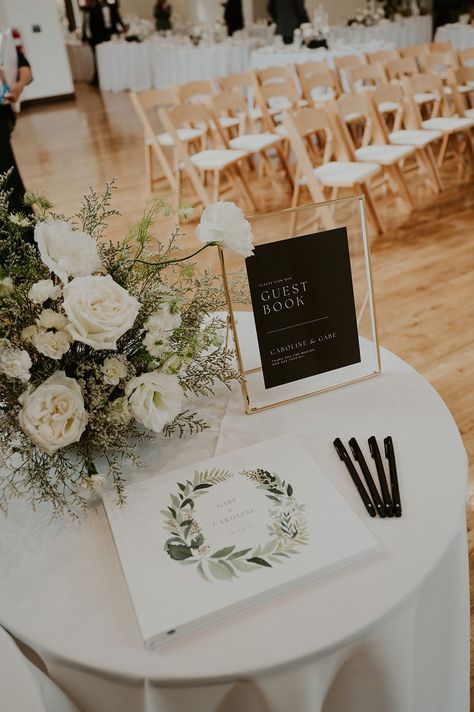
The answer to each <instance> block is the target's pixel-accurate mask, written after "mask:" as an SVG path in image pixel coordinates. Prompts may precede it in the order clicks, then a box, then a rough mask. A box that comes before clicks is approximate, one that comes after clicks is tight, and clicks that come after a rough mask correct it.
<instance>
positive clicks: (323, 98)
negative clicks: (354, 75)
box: [311, 89, 334, 104]
mask: <svg viewBox="0 0 474 712" xmlns="http://www.w3.org/2000/svg"><path fill="white" fill-rule="evenodd" d="M311 99H312V100H313V101H314V103H315V104H318V103H321V104H324V103H325V102H327V101H331V100H332V99H334V92H333V90H332V89H329V91H317V89H315V90H314V91H312V92H311Z"/></svg>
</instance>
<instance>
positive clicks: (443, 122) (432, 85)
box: [402, 74, 474, 168]
mask: <svg viewBox="0 0 474 712" xmlns="http://www.w3.org/2000/svg"><path fill="white" fill-rule="evenodd" d="M402 85H403V88H404V91H405V95H406V97H407V99H408V101H409V102H410V103H411V115H412V116H413V117H414V120H415V121H416V128H417V129H428V130H433V131H441V133H442V134H443V140H442V143H441V148H440V151H439V154H438V166H442V164H443V162H444V160H445V157H446V151H447V148H448V143H449V139H450V138H451V137H452V136H454V137H456V139H459V140H456V141H455V142H454V148H455V151H456V152H457V153H458V156H459V159H460V163H459V165H460V168H462V162H463V154H464V153H466V154H467V155H468V157H469V160H470V162H471V164H472V165H473V167H474V149H473V146H472V141H471V128H472V126H474V120H472V119H468V118H459V117H456V116H439V113H440V112H438V113H437V114H435V115H433V116H431V117H430V118H429V119H425V120H423V118H422V116H421V113H420V110H419V107H418V105H417V103H416V101H415V99H414V96H415V94H416V92H418V91H427V92H432V93H435V94H436V95H437V97H438V102H439V106H440V107H442V106H443V104H445V105H447V99H446V95H445V93H444V91H443V83H442V81H441V79H440V77H439V76H438V75H436V74H418V75H417V76H416V77H411V78H409V77H405V78H404V79H402Z"/></svg>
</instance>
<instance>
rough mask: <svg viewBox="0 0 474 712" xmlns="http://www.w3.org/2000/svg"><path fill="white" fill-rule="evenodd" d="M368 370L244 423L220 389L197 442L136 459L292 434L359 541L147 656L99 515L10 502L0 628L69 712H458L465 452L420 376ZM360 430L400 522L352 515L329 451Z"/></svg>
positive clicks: (191, 455)
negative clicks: (340, 560)
mask: <svg viewBox="0 0 474 712" xmlns="http://www.w3.org/2000/svg"><path fill="white" fill-rule="evenodd" d="M239 319H240V322H241V323H242V325H249V324H250V321H249V320H248V318H246V319H244V318H243V317H242V316H241V317H239ZM248 342H249V339H247V340H245V343H248ZM382 364H383V374H382V375H380V376H378V377H376V378H372V379H370V380H367V381H364V382H360V383H357V384H354V385H352V386H347V387H345V388H340V389H338V390H335V391H332V392H328V393H323V394H321V395H319V396H317V397H314V398H311V399H307V400H303V401H300V402H298V403H293V404H291V405H287V406H284V407H281V408H279V409H274V410H271V411H267V412H265V413H260V414H256V415H252V416H245V415H243V413H242V403H241V399H240V394H239V392H238V391H237V392H235V393H233V395H231V396H230V399H229V396H228V395H227V394H226V392H225V393H220V394H219V396H218V397H216V398H214V399H212V400H210V401H209V402H206V406H205V408H204V411H203V415H204V417H206V418H207V419H208V421H209V422H210V423H211V424H212V428H211V430H210V431H207V432H205V433H203V434H202V435H201V436H199V437H198V438H195V439H193V440H191V441H188V442H186V441H184V442H176V441H174V442H173V441H170V440H165V439H162V440H159V441H158V442H157V443H154V444H152V445H149V446H147V448H146V449H145V450H144V451H143V454H144V457H145V460H146V462H147V464H148V467H149V468H150V470H152V471H155V472H156V471H167V470H170V469H175V468H179V467H181V466H183V465H186V464H190V463H192V462H196V461H199V460H202V459H204V458H206V457H210V456H212V455H213V454H214V453H215V452H216V450H217V451H219V452H224V451H230V450H232V449H235V448H237V447H240V446H242V445H249V444H252V443H255V442H258V441H260V440H262V439H264V438H268V437H271V436H276V435H278V434H279V433H287V432H289V431H293V432H295V433H296V434H297V435H298V437H299V438H301V440H302V442H303V444H304V446H305V447H306V448H307V449H308V451H309V452H310V453H311V454H312V455H313V456H314V458H315V459H316V461H317V462H318V463H319V465H320V466H321V467H322V468H323V470H324V471H325V472H326V474H327V476H328V477H329V478H330V479H331V481H332V482H333V483H334V485H335V486H336V487H337V488H338V490H339V491H340V492H341V494H342V496H343V497H344V498H345V499H346V500H347V502H348V503H349V504H350V506H352V507H353V509H354V510H355V511H356V512H357V513H358V514H359V516H360V517H361V518H362V519H363V520H364V522H365V523H366V525H367V526H368V527H369V528H370V529H371V531H372V532H373V534H374V536H375V537H376V539H377V540H378V542H379V546H380V551H379V553H378V554H377V555H376V556H373V557H371V558H370V559H367V560H366V561H363V562H358V563H357V564H354V565H353V566H348V567H346V568H344V569H341V570H339V571H337V572H335V573H333V574H331V575H327V576H325V577H323V578H320V579H319V580H318V581H316V582H313V583H311V584H308V585H306V586H302V587H300V588H298V589H294V590H293V591H291V592H288V593H286V594H284V595H281V596H278V597H276V598H274V599H272V600H270V601H267V602H265V603H262V604H260V605H258V606H256V607H255V608H252V609H248V610H246V611H243V612H241V613H238V614H235V615H234V616H232V617H231V618H228V619H227V620H225V621H221V622H219V623H214V624H212V625H209V626H208V627H206V628H204V629H202V630H200V631H196V632H194V633H192V634H189V635H188V636H184V637H183V638H181V639H178V640H175V641H172V642H170V643H168V644H167V645H165V646H163V647H162V648H161V649H160V650H159V651H158V652H149V651H146V650H145V649H144V647H143V644H142V642H141V641H140V637H139V633H138V629H137V624H136V621H135V617H134V614H133V610H132V606H131V603H130V599H129V596H128V593H127V589H126V586H125V583H124V580H123V576H122V573H121V569H120V564H119V561H118V558H117V554H116V551H115V548H114V544H113V540H112V536H111V534H110V530H109V527H108V524H107V519H106V517H105V514H104V512H103V510H102V508H101V507H100V506H98V507H97V509H96V510H95V511H90V512H89V515H88V516H87V517H86V519H85V521H83V522H82V525H81V526H80V525H78V524H74V523H72V522H70V521H68V520H67V519H60V520H58V521H53V522H49V513H48V512H47V511H45V510H44V509H42V508H40V509H39V511H37V512H36V513H33V512H32V511H31V510H30V509H29V508H28V507H27V506H26V505H25V504H23V503H21V502H18V503H15V504H13V505H12V507H11V511H10V513H9V516H8V518H6V519H5V518H2V519H1V520H0V580H1V581H2V584H1V586H0V623H1V624H3V625H4V626H5V627H7V628H8V629H9V630H11V631H12V632H13V633H14V634H15V635H16V636H17V637H18V638H19V639H21V640H23V641H24V642H26V643H27V644H29V645H30V647H32V648H33V649H34V650H35V651H37V652H38V653H39V654H40V655H41V656H42V658H43V659H44V661H45V662H46V664H47V666H48V669H49V672H50V674H51V676H52V677H53V679H55V680H56V681H57V682H58V684H59V685H60V686H61V687H62V689H63V690H65V691H66V692H67V694H68V695H69V697H70V698H71V699H73V700H74V701H75V702H76V703H77V704H78V706H79V707H80V709H81V710H82V711H83V712H131V711H132V710H133V712H183V710H189V712H217V710H218V711H219V712H231V711H232V712H237V711H238V712H243V710H245V712H288V711H289V710H291V711H292V712H322V711H327V710H337V712H381V711H382V710H383V711H384V712H448V711H449V712H468V707H469V701H468V700H469V600H468V590H469V589H468V567H467V546H466V528H465V515H464V498H465V489H466V480H467V460H466V454H465V451H464V448H463V445H462V441H461V438H460V436H459V433H458V431H457V428H456V426H455V423H454V421H453V419H452V417H451V415H450V413H449V412H448V410H447V408H446V406H445V405H444V403H443V402H442V401H441V399H440V398H439V396H438V395H437V394H436V393H435V391H434V390H433V389H432V388H431V387H430V386H429V385H428V384H427V383H426V381H424V380H423V378H421V376H419V375H418V374H417V373H416V372H415V371H414V370H413V369H411V368H410V367H409V366H408V365H407V364H406V363H404V362H403V361H401V360H400V359H398V358H397V357H396V356H394V355H392V354H390V353H389V352H387V351H383V350H382ZM372 434H374V435H376V436H377V437H378V438H381V437H383V436H385V435H387V434H391V435H392V436H393V438H394V443H395V448H396V455H397V463H398V469H399V475H400V488H401V494H402V500H403V517H402V518H401V519H383V520H382V519H378V518H377V519H370V518H369V517H368V515H367V513H366V512H365V509H364V508H363V506H362V503H361V501H360V499H359V496H358V494H357V492H356V491H355V489H354V486H353V484H352V482H351V481H350V479H349V477H348V475H347V472H346V471H345V469H344V467H343V465H342V463H341V462H340V460H339V459H338V457H337V454H336V453H335V451H334V448H333V446H332V440H333V439H334V437H336V436H340V437H341V438H342V439H343V440H344V441H346V440H347V439H348V438H349V437H350V436H355V437H357V438H360V440H359V442H362V441H366V438H367V437H368V436H369V435H372ZM142 476H146V475H143V474H141V475H135V477H142ZM137 555H139V552H137ZM157 605H159V601H157ZM324 700H325V701H326V702H325V703H323V701H324Z"/></svg>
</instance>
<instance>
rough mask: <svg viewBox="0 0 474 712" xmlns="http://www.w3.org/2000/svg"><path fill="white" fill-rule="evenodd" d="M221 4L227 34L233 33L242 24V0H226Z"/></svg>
mask: <svg viewBox="0 0 474 712" xmlns="http://www.w3.org/2000/svg"><path fill="white" fill-rule="evenodd" d="M222 6H223V8H224V22H225V24H226V25H227V32H228V34H229V35H233V34H234V32H237V30H242V29H243V26H244V16H243V13H242V0H227V2H223V3H222Z"/></svg>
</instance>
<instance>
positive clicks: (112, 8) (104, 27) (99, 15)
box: [82, 0, 125, 85]
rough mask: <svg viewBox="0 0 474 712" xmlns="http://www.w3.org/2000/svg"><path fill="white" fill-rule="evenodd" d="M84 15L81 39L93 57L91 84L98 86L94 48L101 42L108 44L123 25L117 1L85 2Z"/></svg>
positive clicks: (87, 0) (92, 0)
mask: <svg viewBox="0 0 474 712" xmlns="http://www.w3.org/2000/svg"><path fill="white" fill-rule="evenodd" d="M82 12H83V13H84V17H83V22H82V37H83V40H84V41H86V42H88V43H89V44H90V46H91V49H92V53H93V55H94V78H93V79H92V82H91V84H95V85H97V84H98V76H97V57H96V47H97V45H98V44H101V43H102V42H108V41H109V40H110V38H111V37H112V35H118V34H121V33H122V32H123V31H124V29H125V25H124V23H123V22H122V18H121V16H120V9H119V5H118V2H117V0H113V2H104V1H103V0H86V5H85V6H84V7H83V8H82Z"/></svg>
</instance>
